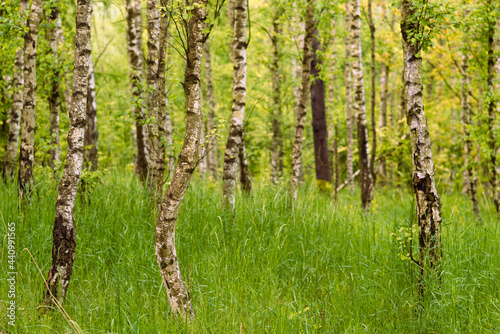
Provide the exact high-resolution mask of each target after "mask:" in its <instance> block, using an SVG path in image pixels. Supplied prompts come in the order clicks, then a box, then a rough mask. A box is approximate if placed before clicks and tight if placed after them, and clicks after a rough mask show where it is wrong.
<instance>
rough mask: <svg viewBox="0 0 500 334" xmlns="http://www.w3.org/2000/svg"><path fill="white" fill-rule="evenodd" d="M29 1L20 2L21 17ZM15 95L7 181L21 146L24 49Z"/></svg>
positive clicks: (5, 163)
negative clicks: (18, 148)
mask: <svg viewBox="0 0 500 334" xmlns="http://www.w3.org/2000/svg"><path fill="white" fill-rule="evenodd" d="M28 6H29V1H28V0H21V1H20V2H19V15H22V16H23V15H24V14H25V12H26V10H27V9H28ZM13 86H14V87H13V88H14V94H13V96H12V109H11V113H10V123H9V138H8V141H7V147H6V149H5V157H4V159H3V171H2V172H3V176H4V178H6V179H10V178H13V176H14V170H15V167H16V158H17V147H18V145H19V128H20V120H21V111H22V109H23V87H24V49H23V48H22V47H20V48H18V49H17V50H16V58H15V62H14V81H13Z"/></svg>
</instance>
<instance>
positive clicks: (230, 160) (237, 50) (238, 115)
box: [223, 0, 248, 211]
mask: <svg viewBox="0 0 500 334" xmlns="http://www.w3.org/2000/svg"><path fill="white" fill-rule="evenodd" d="M233 2H234V38H233V45H232V48H231V49H232V54H233V57H234V63H233V66H234V73H233V108H232V116H231V124H230V127H229V136H228V138H227V144H226V151H225V154H224V174H223V180H224V188H223V196H224V197H223V202H224V205H226V206H228V207H229V208H230V210H231V211H234V187H235V184H236V172H237V169H238V162H240V163H242V162H244V160H240V159H239V157H240V150H241V151H242V152H241V154H242V155H243V154H244V153H245V148H241V146H242V145H244V141H243V131H244V129H243V126H244V125H243V122H244V120H245V103H246V79H247V70H246V67H247V65H246V64H247V53H246V48H247V40H246V27H247V13H248V12H247V10H248V8H247V1H246V0H234V1H233ZM244 155H245V156H246V154H244ZM239 160H240V161H239ZM240 167H241V171H242V174H243V173H244V166H240ZM242 179H243V175H242ZM242 184H243V187H245V184H244V183H242Z"/></svg>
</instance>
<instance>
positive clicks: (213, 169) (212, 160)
mask: <svg viewBox="0 0 500 334" xmlns="http://www.w3.org/2000/svg"><path fill="white" fill-rule="evenodd" d="M203 53H204V59H205V76H206V81H207V105H208V117H207V127H208V131H207V134H206V135H208V136H210V141H209V142H208V147H207V149H208V150H209V151H208V154H207V165H208V171H209V174H210V177H211V178H212V179H213V180H216V179H217V159H216V157H215V144H216V143H215V139H214V138H213V136H212V131H213V130H215V123H214V113H215V102H214V88H213V84H212V64H211V59H210V43H209V42H208V40H207V41H206V42H205V44H204V45H203Z"/></svg>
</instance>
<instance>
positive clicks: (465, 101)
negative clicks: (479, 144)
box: [461, 53, 481, 216]
mask: <svg viewBox="0 0 500 334" xmlns="http://www.w3.org/2000/svg"><path fill="white" fill-rule="evenodd" d="M461 97H462V115H461V116H462V125H463V128H464V165H465V170H464V176H465V177H464V184H465V186H466V189H467V194H468V195H469V197H470V199H471V201H472V208H473V210H474V212H475V213H476V215H478V216H480V215H481V211H480V209H479V203H478V201H477V183H476V182H475V181H477V178H476V176H475V172H474V168H473V164H472V161H471V153H472V138H471V136H470V126H471V121H470V104H469V59H468V56H467V55H466V54H465V53H463V54H462V91H461Z"/></svg>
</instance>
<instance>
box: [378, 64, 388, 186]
mask: <svg viewBox="0 0 500 334" xmlns="http://www.w3.org/2000/svg"><path fill="white" fill-rule="evenodd" d="M381 67H382V68H381V69H380V118H379V123H378V126H379V128H380V130H382V131H383V133H384V134H385V131H386V129H387V96H388V92H389V65H388V64H387V62H386V61H383V62H382V65H381ZM383 138H384V136H382V137H381V138H380V139H382V140H383ZM379 166H380V167H379V173H380V176H382V180H383V181H387V166H386V163H385V157H383V156H382V157H380V160H379Z"/></svg>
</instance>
